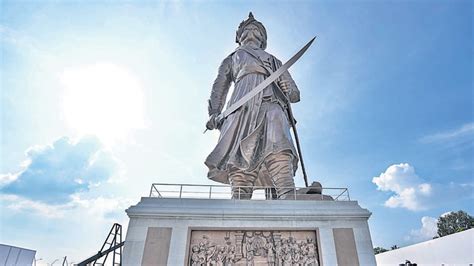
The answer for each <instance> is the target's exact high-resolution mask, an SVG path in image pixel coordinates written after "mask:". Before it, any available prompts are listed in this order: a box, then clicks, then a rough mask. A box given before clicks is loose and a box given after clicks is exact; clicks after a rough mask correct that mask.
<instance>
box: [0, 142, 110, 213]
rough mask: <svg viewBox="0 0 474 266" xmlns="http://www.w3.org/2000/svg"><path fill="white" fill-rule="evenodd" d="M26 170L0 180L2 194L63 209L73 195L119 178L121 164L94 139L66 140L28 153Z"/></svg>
mask: <svg viewBox="0 0 474 266" xmlns="http://www.w3.org/2000/svg"><path fill="white" fill-rule="evenodd" d="M26 156H27V159H26V160H25V162H24V163H22V166H23V167H24V169H23V170H21V171H19V172H18V173H14V174H10V173H9V174H4V175H1V176H0V192H1V193H3V194H7V195H16V196H20V197H23V198H26V199H29V200H33V201H39V202H42V203H47V204H49V205H51V204H56V205H62V204H65V203H67V202H70V201H71V196H72V195H73V194H76V193H79V192H83V191H88V190H89V189H90V187H93V186H97V185H98V184H100V183H101V182H104V181H107V180H109V179H110V178H111V177H113V176H114V175H116V174H118V170H119V164H118V161H117V160H116V159H115V158H114V157H113V156H112V154H110V153H109V152H107V151H106V150H104V149H103V147H102V145H101V143H100V141H99V140H98V139H97V138H95V137H83V138H81V139H79V140H78V141H72V140H70V139H69V138H67V137H62V138H60V139H58V140H56V141H55V142H54V143H53V144H51V145H44V146H34V147H31V148H30V149H28V151H27V153H26Z"/></svg>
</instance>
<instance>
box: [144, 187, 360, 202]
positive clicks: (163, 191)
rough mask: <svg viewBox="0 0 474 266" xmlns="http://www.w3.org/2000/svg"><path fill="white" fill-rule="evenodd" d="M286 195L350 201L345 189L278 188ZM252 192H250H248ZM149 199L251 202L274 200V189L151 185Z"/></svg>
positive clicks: (297, 198)
mask: <svg viewBox="0 0 474 266" xmlns="http://www.w3.org/2000/svg"><path fill="white" fill-rule="evenodd" d="M280 189H283V190H285V191H288V193H286V194H285V199H287V200H305V199H310V200H311V199H314V200H318V199H320V200H335V201H350V200H351V199H350V196H349V190H348V189H347V188H320V189H321V193H320V194H302V190H306V189H307V188H306V187H291V188H280ZM249 190H250V191H252V192H249ZM149 197H152V198H178V199H182V198H187V199H232V198H233V199H238V200H244V199H252V200H275V199H276V195H275V188H274V187H265V186H251V187H249V186H239V187H234V192H232V188H231V186H230V185H196V184H168V183H153V184H152V185H151V188H150V194H149Z"/></svg>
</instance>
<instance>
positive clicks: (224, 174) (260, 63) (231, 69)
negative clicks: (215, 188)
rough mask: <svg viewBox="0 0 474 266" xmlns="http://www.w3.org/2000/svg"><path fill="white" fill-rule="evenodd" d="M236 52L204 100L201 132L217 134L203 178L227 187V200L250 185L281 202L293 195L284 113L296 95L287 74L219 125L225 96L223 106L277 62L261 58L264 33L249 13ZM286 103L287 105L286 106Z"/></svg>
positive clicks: (292, 157)
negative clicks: (205, 118) (205, 107)
mask: <svg viewBox="0 0 474 266" xmlns="http://www.w3.org/2000/svg"><path fill="white" fill-rule="evenodd" d="M236 42H237V43H238V44H239V47H238V48H237V49H236V50H235V51H234V52H233V53H231V54H230V55H229V56H227V57H226V58H225V59H224V60H223V62H222V63H221V65H220V67H219V70H218V75H217V78H216V80H215V81H214V84H213V86H212V92H211V96H210V99H209V107H208V111H209V116H210V118H209V121H208V122H207V124H206V128H207V129H210V130H212V129H219V130H220V137H219V141H218V143H217V145H216V147H215V148H214V150H213V151H212V152H211V154H210V155H209V156H208V157H207V159H206V161H205V164H206V165H207V166H208V168H209V172H208V177H209V178H210V179H212V180H214V181H217V182H221V183H225V184H230V185H231V186H232V198H240V199H250V198H251V197H252V192H253V188H254V187H255V186H266V187H274V188H275V192H276V196H277V197H278V198H279V199H285V198H287V197H290V198H291V196H293V194H294V193H295V183H294V180H293V176H294V175H295V172H296V169H297V166H298V155H297V152H296V150H295V146H294V144H293V140H292V137H291V134H290V127H291V124H292V123H294V121H290V119H292V118H291V117H290V115H289V114H288V112H287V109H286V108H287V106H288V105H289V104H290V103H296V102H298V101H299V100H300V92H299V90H298V87H297V86H296V84H295V82H294V81H293V79H292V77H291V76H290V74H289V72H288V71H285V72H284V73H283V74H282V75H281V76H280V77H279V79H278V81H277V82H274V83H272V84H271V85H269V86H268V87H266V88H265V89H263V90H262V91H261V92H259V93H258V94H256V95H255V96H254V97H253V98H251V99H250V100H249V101H247V102H246V103H245V104H243V105H242V106H241V107H240V108H239V109H237V110H236V111H235V112H233V113H232V114H230V115H229V116H227V118H226V119H224V120H223V121H218V120H217V119H216V118H217V117H218V116H219V115H220V114H221V112H222V110H223V107H224V104H225V100H226V97H227V93H228V91H229V88H230V86H231V83H232V82H233V83H234V91H233V93H232V95H231V98H230V100H229V103H228V105H227V107H229V106H231V105H232V104H233V103H235V102H236V101H238V100H239V99H240V98H242V97H243V96H244V95H246V94H247V93H248V92H249V91H251V90H252V89H254V88H255V87H256V86H257V85H258V84H260V83H261V82H262V81H263V80H264V79H265V78H266V77H268V76H269V75H270V73H271V72H272V71H275V70H276V69H278V68H279V67H281V65H282V63H281V61H280V60H278V59H277V58H276V57H274V56H273V55H271V54H269V53H267V52H266V51H265V48H266V47H267V32H266V29H265V27H264V26H263V24H262V23H261V22H259V21H257V20H256V19H255V18H254V17H253V15H252V13H250V14H249V17H248V19H247V20H245V21H242V23H240V25H239V27H238V29H237V32H236ZM288 101H289V102H290V103H289V102H288Z"/></svg>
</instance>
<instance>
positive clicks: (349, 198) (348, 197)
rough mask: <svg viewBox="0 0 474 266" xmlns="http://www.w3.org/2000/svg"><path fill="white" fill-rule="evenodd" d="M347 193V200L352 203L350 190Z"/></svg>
mask: <svg viewBox="0 0 474 266" xmlns="http://www.w3.org/2000/svg"><path fill="white" fill-rule="evenodd" d="M346 191H347V200H349V201H351V197H350V196H349V189H347V188H346Z"/></svg>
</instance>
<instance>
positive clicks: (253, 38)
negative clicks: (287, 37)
mask: <svg viewBox="0 0 474 266" xmlns="http://www.w3.org/2000/svg"><path fill="white" fill-rule="evenodd" d="M262 39H263V37H262V35H261V34H260V32H258V31H256V30H251V31H245V32H244V33H242V43H243V44H247V43H255V44H258V45H260V44H261V43H262V41H263V40H262Z"/></svg>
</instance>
